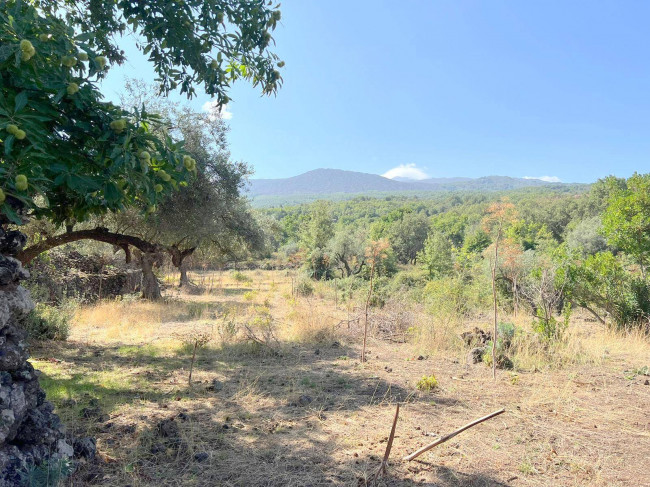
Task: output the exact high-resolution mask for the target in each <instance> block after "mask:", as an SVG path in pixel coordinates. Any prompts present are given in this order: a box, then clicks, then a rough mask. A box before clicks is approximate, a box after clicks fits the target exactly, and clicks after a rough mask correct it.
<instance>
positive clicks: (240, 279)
mask: <svg viewBox="0 0 650 487" xmlns="http://www.w3.org/2000/svg"><path fill="white" fill-rule="evenodd" d="M230 276H231V277H232V278H233V279H234V280H235V281H237V282H241V283H245V284H251V283H252V282H253V280H252V279H251V278H250V277H248V276H247V275H246V274H243V273H241V272H239V271H233V272H232V274H230Z"/></svg>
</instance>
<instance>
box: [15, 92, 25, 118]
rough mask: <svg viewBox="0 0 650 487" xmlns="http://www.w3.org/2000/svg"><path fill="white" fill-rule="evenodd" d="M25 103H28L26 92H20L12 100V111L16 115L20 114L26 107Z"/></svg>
mask: <svg viewBox="0 0 650 487" xmlns="http://www.w3.org/2000/svg"><path fill="white" fill-rule="evenodd" d="M27 101H28V98H27V92H26V91H21V92H20V93H19V94H18V95H17V96H16V99H15V100H14V103H15V108H14V111H15V112H16V113H18V112H20V111H21V110H22V109H23V108H25V106H26V105H27Z"/></svg>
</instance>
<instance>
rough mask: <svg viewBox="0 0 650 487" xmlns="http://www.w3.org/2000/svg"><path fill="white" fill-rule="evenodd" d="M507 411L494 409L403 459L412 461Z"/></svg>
mask: <svg viewBox="0 0 650 487" xmlns="http://www.w3.org/2000/svg"><path fill="white" fill-rule="evenodd" d="M505 412H506V410H505V409H499V410H498V411H494V412H493V413H490V414H488V415H487V416H483V417H482V418H479V419H476V420H474V421H472V422H471V423H467V424H466V425H465V426H463V427H462V428H458V429H457V430H456V431H454V432H453V433H449V434H448V435H445V436H442V437H441V438H438V439H437V440H436V441H434V442H433V443H429V444H428V445H426V446H423V447H422V448H420V449H419V450H417V451H415V452H413V453H411V454H410V455H407V456H405V457H404V458H403V460H406V461H409V462H410V461H411V460H413V459H415V458H417V457H419V456H420V455H422V454H423V453H425V452H427V451H429V450H431V448H433V447H434V446H438V445H440V444H442V443H444V442H446V441H449V440H451V439H452V438H453V437H454V436H456V435H457V434H459V433H462V432H463V431H465V430H467V429H469V428H471V427H472V426H476V425H477V424H479V423H482V422H483V421H487V420H488V419H490V418H494V417H495V416H498V415H499V414H502V413H505Z"/></svg>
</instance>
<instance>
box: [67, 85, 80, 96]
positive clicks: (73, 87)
mask: <svg viewBox="0 0 650 487" xmlns="http://www.w3.org/2000/svg"><path fill="white" fill-rule="evenodd" d="M67 91H68V95H74V94H75V93H76V92H77V91H79V85H78V84H77V83H70V84H68V88H67Z"/></svg>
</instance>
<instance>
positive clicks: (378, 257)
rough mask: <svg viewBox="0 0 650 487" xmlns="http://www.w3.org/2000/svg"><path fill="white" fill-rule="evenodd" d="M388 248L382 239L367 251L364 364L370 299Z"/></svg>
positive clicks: (362, 355)
mask: <svg viewBox="0 0 650 487" xmlns="http://www.w3.org/2000/svg"><path fill="white" fill-rule="evenodd" d="M388 247H390V244H389V243H388V240H386V239H382V240H377V241H372V242H370V246H369V247H368V248H367V249H366V258H367V259H368V263H369V264H370V288H369V289H368V296H367V298H366V309H365V321H364V324H363V348H362V349H361V362H362V363H363V362H365V361H366V342H367V340H368V310H369V308H370V299H371V298H372V291H373V285H374V277H375V269H376V268H377V264H378V263H380V262H381V261H382V260H384V259H386V258H387V257H388V253H387V250H388Z"/></svg>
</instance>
